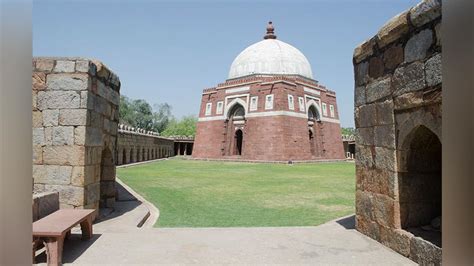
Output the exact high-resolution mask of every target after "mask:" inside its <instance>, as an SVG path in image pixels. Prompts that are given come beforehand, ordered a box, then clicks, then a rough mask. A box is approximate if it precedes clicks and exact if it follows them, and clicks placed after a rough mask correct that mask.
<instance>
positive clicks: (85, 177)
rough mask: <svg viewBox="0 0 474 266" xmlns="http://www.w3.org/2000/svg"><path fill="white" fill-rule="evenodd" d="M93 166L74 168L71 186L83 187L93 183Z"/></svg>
mask: <svg viewBox="0 0 474 266" xmlns="http://www.w3.org/2000/svg"><path fill="white" fill-rule="evenodd" d="M95 169H96V166H95V165H86V166H74V167H73V169H72V177H71V184H72V185H74V186H85V185H88V184H91V183H94V182H96V181H98V180H95Z"/></svg>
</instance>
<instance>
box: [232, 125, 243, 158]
mask: <svg viewBox="0 0 474 266" xmlns="http://www.w3.org/2000/svg"><path fill="white" fill-rule="evenodd" d="M243 135H244V134H243V132H242V130H241V129H237V130H236V131H235V149H234V155H242V141H243V138H244V136H243Z"/></svg>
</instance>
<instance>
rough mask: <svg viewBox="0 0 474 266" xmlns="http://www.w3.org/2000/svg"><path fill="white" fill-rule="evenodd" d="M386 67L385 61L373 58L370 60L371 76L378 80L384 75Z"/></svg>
mask: <svg viewBox="0 0 474 266" xmlns="http://www.w3.org/2000/svg"><path fill="white" fill-rule="evenodd" d="M384 71H385V66H384V63H383V60H382V59H381V58H379V57H371V58H370V60H369V76H370V77H371V78H374V79H376V78H378V77H380V76H382V75H383V74H384Z"/></svg>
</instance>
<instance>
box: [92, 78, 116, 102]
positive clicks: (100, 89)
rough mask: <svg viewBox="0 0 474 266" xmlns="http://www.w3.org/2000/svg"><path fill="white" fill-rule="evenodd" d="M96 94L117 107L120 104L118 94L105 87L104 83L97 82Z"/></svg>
mask: <svg viewBox="0 0 474 266" xmlns="http://www.w3.org/2000/svg"><path fill="white" fill-rule="evenodd" d="M97 94H98V95H100V96H101V97H102V98H104V99H106V100H107V101H108V102H111V103H113V104H115V105H117V106H118V105H119V104H120V95H119V94H118V92H116V91H114V90H112V89H111V88H109V87H107V86H105V85H104V83H102V82H100V81H98V82H97Z"/></svg>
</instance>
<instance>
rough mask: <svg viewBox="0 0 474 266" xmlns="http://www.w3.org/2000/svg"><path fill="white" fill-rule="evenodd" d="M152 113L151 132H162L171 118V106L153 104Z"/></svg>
mask: <svg viewBox="0 0 474 266" xmlns="http://www.w3.org/2000/svg"><path fill="white" fill-rule="evenodd" d="M154 107H155V110H156V111H155V112H154V113H153V131H157V132H163V131H164V130H165V129H166V127H167V126H168V124H169V122H170V120H171V119H172V118H173V116H172V114H171V105H169V104H167V103H161V104H155V106H154Z"/></svg>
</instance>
